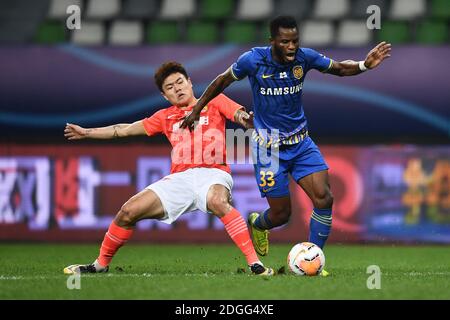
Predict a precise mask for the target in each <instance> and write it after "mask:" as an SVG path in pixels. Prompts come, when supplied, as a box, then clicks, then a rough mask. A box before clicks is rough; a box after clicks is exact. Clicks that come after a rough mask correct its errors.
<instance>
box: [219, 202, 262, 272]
mask: <svg viewBox="0 0 450 320" xmlns="http://www.w3.org/2000/svg"><path fill="white" fill-rule="evenodd" d="M220 220H221V221H222V222H223V224H224V225H225V230H227V232H228V234H229V235H230V237H231V239H232V240H233V241H234V243H235V244H236V245H237V246H238V247H239V249H240V250H241V251H242V253H243V254H244V255H245V258H246V259H247V264H248V265H252V264H254V263H255V262H258V261H259V259H258V256H257V255H256V251H255V248H254V247H253V243H252V240H251V239H250V234H249V232H248V228H247V224H246V223H245V221H244V219H243V218H242V216H241V214H240V213H239V211H237V210H236V209H234V208H233V210H231V211H230V212H229V213H227V214H226V215H224V216H223V217H222V218H220Z"/></svg>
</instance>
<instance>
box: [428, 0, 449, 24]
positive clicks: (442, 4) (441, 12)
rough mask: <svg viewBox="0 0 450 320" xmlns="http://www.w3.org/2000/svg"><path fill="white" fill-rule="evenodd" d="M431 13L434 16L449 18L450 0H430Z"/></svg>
mask: <svg viewBox="0 0 450 320" xmlns="http://www.w3.org/2000/svg"><path fill="white" fill-rule="evenodd" d="M431 14H432V16H433V17H436V18H447V19H448V18H450V1H448V0H432V2H431Z"/></svg>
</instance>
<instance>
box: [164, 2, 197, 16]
mask: <svg viewBox="0 0 450 320" xmlns="http://www.w3.org/2000/svg"><path fill="white" fill-rule="evenodd" d="M194 12H195V2H194V0H163V2H162V7H161V13H160V18H163V19H178V18H185V17H189V16H192V15H193V14H194Z"/></svg>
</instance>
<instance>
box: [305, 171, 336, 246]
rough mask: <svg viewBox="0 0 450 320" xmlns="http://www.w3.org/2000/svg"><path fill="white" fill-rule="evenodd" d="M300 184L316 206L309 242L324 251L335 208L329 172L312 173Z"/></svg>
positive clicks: (311, 222)
mask: <svg viewBox="0 0 450 320" xmlns="http://www.w3.org/2000/svg"><path fill="white" fill-rule="evenodd" d="M298 184H299V185H300V186H301V187H302V189H303V190H304V191H305V193H306V194H307V195H308V197H309V198H310V199H311V201H312V203H313V206H314V209H313V212H312V214H311V221H310V224H309V240H308V241H309V242H312V243H314V244H316V245H318V246H319V247H320V248H322V249H323V247H324V246H325V242H326V241H327V239H328V236H329V234H330V231H331V221H332V217H331V212H332V211H331V209H332V206H333V195H332V193H331V190H330V184H329V179H328V171H327V170H323V171H319V172H315V173H312V174H310V175H308V176H306V177H304V178H302V179H300V180H299V181H298Z"/></svg>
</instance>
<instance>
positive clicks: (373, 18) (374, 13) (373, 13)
mask: <svg viewBox="0 0 450 320" xmlns="http://www.w3.org/2000/svg"><path fill="white" fill-rule="evenodd" d="M366 13H368V14H370V16H369V17H368V18H367V20H366V26H367V28H368V29H369V30H374V29H377V30H379V29H381V9H380V7H379V6H377V5H374V4H373V5H370V6H368V7H367V10H366Z"/></svg>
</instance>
